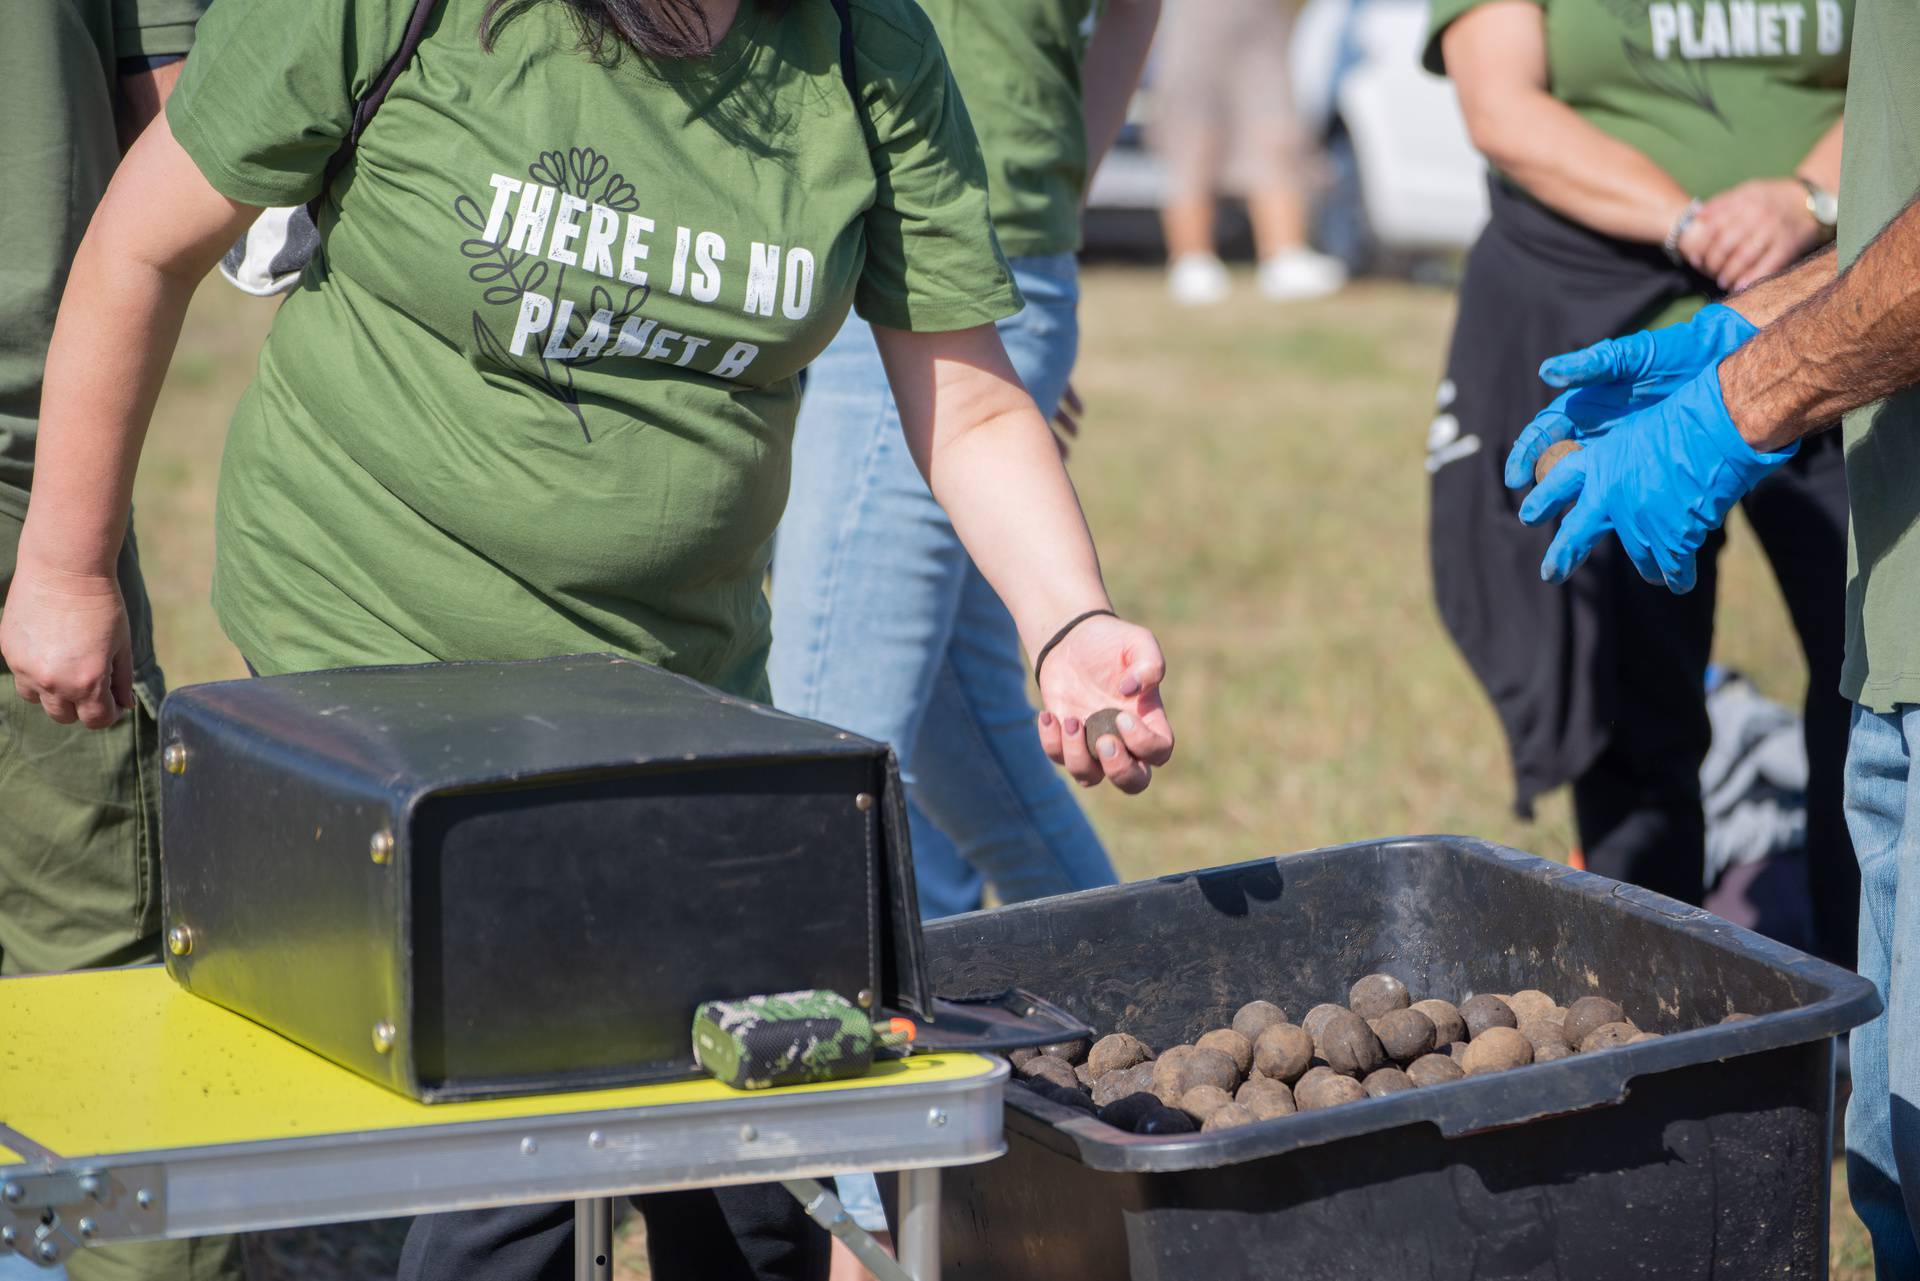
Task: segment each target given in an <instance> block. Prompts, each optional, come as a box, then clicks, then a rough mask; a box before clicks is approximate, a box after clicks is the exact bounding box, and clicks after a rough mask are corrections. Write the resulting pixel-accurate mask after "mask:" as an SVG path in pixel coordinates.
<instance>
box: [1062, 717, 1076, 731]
mask: <svg viewBox="0 0 1920 1281" xmlns="http://www.w3.org/2000/svg"><path fill="white" fill-rule="evenodd" d="M1060 728H1061V729H1063V730H1065V731H1067V733H1069V734H1078V733H1079V732H1080V718H1079V717H1078V716H1069V717H1067V719H1066V720H1064V721H1061V722H1060Z"/></svg>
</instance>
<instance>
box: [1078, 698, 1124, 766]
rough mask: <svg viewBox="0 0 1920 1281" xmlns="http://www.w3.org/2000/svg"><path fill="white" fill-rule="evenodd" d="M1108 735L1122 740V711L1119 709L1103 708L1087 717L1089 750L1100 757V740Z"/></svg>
mask: <svg viewBox="0 0 1920 1281" xmlns="http://www.w3.org/2000/svg"><path fill="white" fill-rule="evenodd" d="M1108 734H1111V735H1113V736H1114V737H1115V738H1120V709H1119V708H1117V707H1103V708H1101V709H1100V710H1099V711H1097V712H1095V713H1094V714H1093V715H1091V716H1089V717H1087V750H1088V751H1089V752H1092V753H1093V754H1094V755H1095V756H1096V757H1097V756H1099V755H1100V740H1101V739H1102V738H1104V737H1106V736H1107V735H1108ZM1121 741H1122V742H1125V741H1126V740H1125V739H1121Z"/></svg>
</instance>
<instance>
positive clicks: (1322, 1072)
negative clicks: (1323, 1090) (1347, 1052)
mask: <svg viewBox="0 0 1920 1281" xmlns="http://www.w3.org/2000/svg"><path fill="white" fill-rule="evenodd" d="M1339 1075H1340V1074H1339V1073H1338V1072H1336V1071H1334V1070H1333V1069H1332V1068H1330V1067H1328V1066H1327V1065H1326V1064H1324V1063H1316V1064H1314V1065H1313V1066H1312V1067H1310V1068H1308V1069H1307V1071H1306V1074H1305V1075H1304V1076H1302V1077H1301V1078H1300V1079H1299V1080H1298V1081H1295V1082H1294V1083H1293V1097H1294V1099H1295V1101H1296V1102H1297V1101H1298V1100H1299V1098H1300V1091H1302V1090H1310V1089H1312V1088H1313V1087H1314V1086H1316V1085H1318V1084H1319V1083H1320V1082H1322V1081H1324V1080H1326V1079H1327V1078H1328V1077H1330V1076H1339Z"/></svg>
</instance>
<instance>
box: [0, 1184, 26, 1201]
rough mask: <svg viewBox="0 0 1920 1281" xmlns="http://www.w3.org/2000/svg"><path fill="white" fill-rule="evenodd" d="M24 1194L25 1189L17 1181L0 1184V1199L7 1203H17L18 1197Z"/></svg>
mask: <svg viewBox="0 0 1920 1281" xmlns="http://www.w3.org/2000/svg"><path fill="white" fill-rule="evenodd" d="M26 1194H27V1190H26V1189H25V1188H23V1187H21V1186H20V1185H19V1184H18V1183H8V1184H6V1185H4V1186H0V1201H5V1202H6V1203H7V1204H8V1205H19V1204H20V1198H21V1197H23V1196H25V1195H26Z"/></svg>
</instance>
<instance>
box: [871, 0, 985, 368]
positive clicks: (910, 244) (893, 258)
mask: <svg viewBox="0 0 1920 1281" xmlns="http://www.w3.org/2000/svg"><path fill="white" fill-rule="evenodd" d="M853 21H854V31H855V34H856V38H857V40H858V56H857V57H856V59H855V69H856V71H857V72H858V75H859V83H860V84H861V85H862V86H863V92H864V99H865V101H864V103H863V106H864V107H865V110H866V115H867V119H868V121H869V122H870V127H871V134H870V136H869V139H868V143H869V151H870V153H871V155H872V158H873V171H874V176H875V178H876V180H877V182H878V185H879V192H878V195H877V196H876V197H875V200H874V204H873V207H872V208H871V209H869V210H868V211H867V215H866V237H867V260H866V265H865V267H864V268H863V269H862V270H861V275H860V285H859V288H858V290H857V291H856V293H855V295H854V305H855V307H856V308H857V309H858V310H859V312H860V314H861V315H862V316H864V317H865V318H866V319H868V320H869V321H872V322H873V323H874V324H876V325H885V326H888V327H889V328H893V329H906V330H912V331H916V332H921V333H937V332H941V331H945V330H954V329H970V328H972V327H973V326H975V325H987V324H992V323H993V322H994V321H996V320H1002V319H1004V318H1006V317H1008V316H1011V315H1012V314H1013V313H1014V312H1016V311H1018V310H1020V307H1021V305H1022V304H1021V300H1020V294H1019V291H1018V290H1016V289H1015V288H1014V285H1013V273H1012V272H1011V271H1010V270H1009V269H1008V267H1007V260H1006V257H1005V256H1004V255H1003V254H1002V253H1001V252H1000V242H999V240H998V239H996V238H995V236H994V234H993V221H992V219H991V218H990V217H989V216H988V213H987V166H986V162H985V161H984V160H983V159H982V158H981V155H980V143H979V141H978V140H977V139H976V138H975V137H974V132H973V122H972V121H971V120H969V119H968V118H967V109H966V105H965V104H964V103H963V102H961V100H960V91H959V90H958V89H956V88H955V87H954V83H953V77H952V75H951V74H949V72H948V70H947V56H946V53H945V51H944V50H943V49H941V47H940V41H939V38H938V37H936V36H935V35H934V32H933V24H932V23H931V22H930V21H929V20H928V19H927V17H926V15H925V14H923V13H922V12H921V11H920V8H919V6H917V5H915V4H913V3H912V2H911V0H856V3H855V5H854V15H853Z"/></svg>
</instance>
